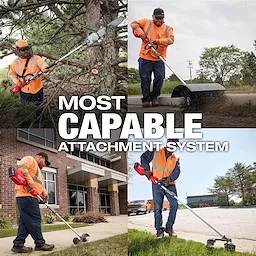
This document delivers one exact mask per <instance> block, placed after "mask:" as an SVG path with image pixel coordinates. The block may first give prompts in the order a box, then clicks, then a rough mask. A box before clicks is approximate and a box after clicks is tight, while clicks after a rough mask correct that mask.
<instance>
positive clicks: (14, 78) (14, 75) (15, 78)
mask: <svg viewBox="0 0 256 256" xmlns="http://www.w3.org/2000/svg"><path fill="white" fill-rule="evenodd" d="M15 62H16V60H15V61H13V62H12V64H11V65H10V71H11V72H10V78H11V79H12V81H13V82H14V84H17V83H18V82H20V80H19V78H18V76H17V71H16V67H15Z"/></svg>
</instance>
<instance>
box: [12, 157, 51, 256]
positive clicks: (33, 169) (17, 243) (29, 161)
mask: <svg viewBox="0 0 256 256" xmlns="http://www.w3.org/2000/svg"><path fill="white" fill-rule="evenodd" d="M49 165H50V162H49V160H48V156H47V154H46V153H44V152H40V153H38V154H37V155H36V156H35V157H32V156H25V157H23V158H22V159H21V160H20V163H19V165H18V169H19V170H20V171H22V173H23V175H24V177H25V179H26V182H27V185H26V186H23V185H15V190H16V201H17V205H18V209H19V213H20V218H19V227H18V234H17V237H16V238H15V239H14V240H13V248H12V251H13V252H16V253H30V252H32V250H33V249H32V248H31V247H25V246H24V243H25V240H26V238H27V236H28V235H29V234H30V235H31V236H32V238H33V239H34V242H35V245H36V246H35V250H37V251H51V250H52V249H53V248H54V245H53V244H46V243H45V240H44V238H43V235H42V230H41V213H40V209H39V204H38V199H37V195H41V197H42V198H44V199H45V198H47V192H46V190H45V188H44V178H43V174H42V172H41V169H42V168H43V167H44V166H49Z"/></svg>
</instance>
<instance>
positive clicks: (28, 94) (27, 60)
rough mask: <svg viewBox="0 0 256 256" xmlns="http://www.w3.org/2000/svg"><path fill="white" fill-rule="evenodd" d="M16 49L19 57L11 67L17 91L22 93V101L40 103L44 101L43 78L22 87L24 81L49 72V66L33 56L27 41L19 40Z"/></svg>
mask: <svg viewBox="0 0 256 256" xmlns="http://www.w3.org/2000/svg"><path fill="white" fill-rule="evenodd" d="M16 49H17V51H18V54H19V57H18V58H17V59H15V60H14V61H13V62H12V64H11V66H10V71H11V73H10V77H11V79H12V80H13V82H14V83H15V87H16V88H15V89H16V90H17V91H20V98H21V99H22V100H26V101H32V102H39V103H40V102H42V101H43V84H42V77H41V76H40V77H37V78H35V79H34V80H31V81H30V82H29V84H27V85H25V86H23V85H22V80H23V81H24V78H25V77H26V78H28V77H29V76H30V75H33V74H34V73H36V72H39V71H43V72H44V73H46V72H48V65H47V63H46V62H45V61H44V60H43V59H42V58H41V57H40V56H38V55H33V52H32V48H31V45H30V44H28V43H27V42H26V41H25V40H18V41H17V42H16ZM17 91H15V92H17Z"/></svg>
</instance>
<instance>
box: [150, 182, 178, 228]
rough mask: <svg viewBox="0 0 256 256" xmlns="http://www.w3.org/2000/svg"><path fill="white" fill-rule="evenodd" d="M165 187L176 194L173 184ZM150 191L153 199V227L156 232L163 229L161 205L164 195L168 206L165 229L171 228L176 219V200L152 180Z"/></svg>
mask: <svg viewBox="0 0 256 256" xmlns="http://www.w3.org/2000/svg"><path fill="white" fill-rule="evenodd" d="M167 188H168V189H169V190H170V191H172V192H174V193H175V195H177V190H176V186H175V184H170V185H169V186H168V187H167ZM152 192H153V200H154V216H155V229H156V231H157V232H158V233H159V232H161V230H163V227H162V223H163V218H162V207H163V200H164V196H166V197H167V200H168V201H169V206H170V209H169V216H168V220H167V222H166V229H167V230H171V229H172V226H173V224H174V222H175V219H176V213H177V210H178V202H177V200H176V199H175V198H174V197H173V196H171V195H169V194H168V193H166V192H165V191H164V190H163V189H161V187H160V186H159V185H158V184H156V183H154V182H153V183H152Z"/></svg>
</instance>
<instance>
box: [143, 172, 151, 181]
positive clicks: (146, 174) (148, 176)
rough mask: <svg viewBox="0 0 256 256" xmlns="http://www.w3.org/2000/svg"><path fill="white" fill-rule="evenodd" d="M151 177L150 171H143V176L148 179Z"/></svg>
mask: <svg viewBox="0 0 256 256" xmlns="http://www.w3.org/2000/svg"><path fill="white" fill-rule="evenodd" d="M151 175H152V172H151V171H150V170H145V176H146V177H147V178H148V180H149V179H150V176H151Z"/></svg>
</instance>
